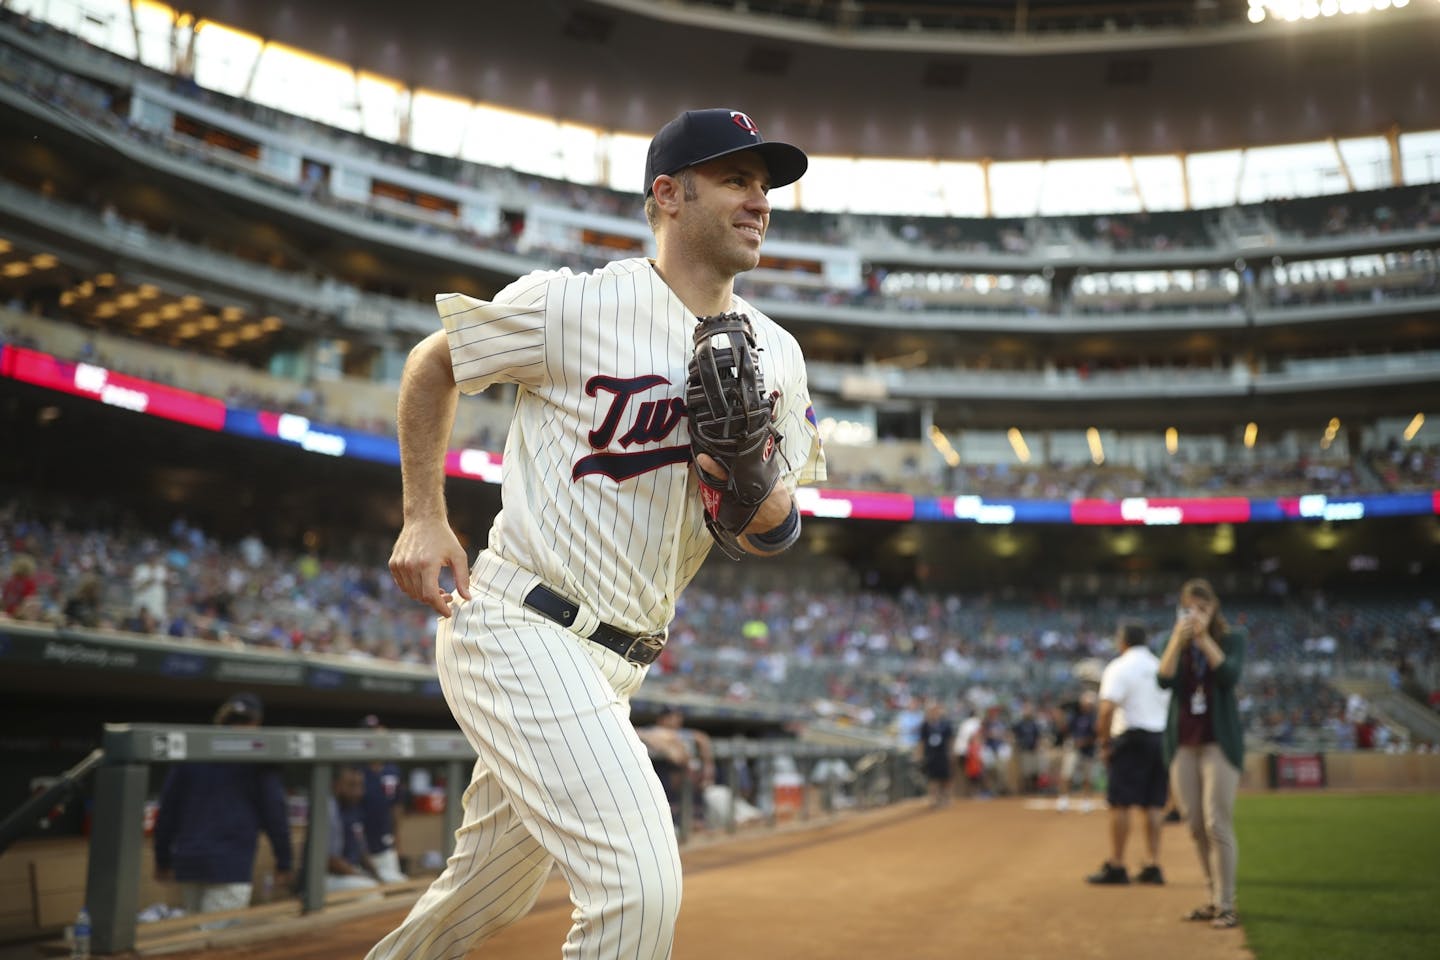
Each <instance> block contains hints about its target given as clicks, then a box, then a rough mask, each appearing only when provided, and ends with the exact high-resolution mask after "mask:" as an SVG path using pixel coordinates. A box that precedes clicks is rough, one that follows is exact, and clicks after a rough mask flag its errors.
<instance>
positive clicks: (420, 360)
mask: <svg viewBox="0 0 1440 960" xmlns="http://www.w3.org/2000/svg"><path fill="white" fill-rule="evenodd" d="M459 396H460V391H459V390H458V389H457V388H456V386H455V374H454V371H453V370H452V368H451V366H450V350H449V346H448V344H447V343H446V340H445V333H444V331H437V332H436V333H433V334H431V335H430V336H428V337H426V338H425V339H424V340H422V341H420V343H419V344H417V345H416V347H415V349H413V350H411V351H410V356H409V358H408V359H407V360H406V361H405V371H404V373H403V374H402V375H401V378H400V401H399V405H398V408H397V412H396V426H397V427H398V431H399V438H400V478H401V483H402V485H403V489H404V497H403V505H404V511H405V517H406V518H407V519H409V518H411V517H425V516H443V515H444V513H445V449H446V445H447V444H448V443H449V441H450V431H451V430H452V429H453V428H454V426H455V405H456V402H457V400H458V398H459Z"/></svg>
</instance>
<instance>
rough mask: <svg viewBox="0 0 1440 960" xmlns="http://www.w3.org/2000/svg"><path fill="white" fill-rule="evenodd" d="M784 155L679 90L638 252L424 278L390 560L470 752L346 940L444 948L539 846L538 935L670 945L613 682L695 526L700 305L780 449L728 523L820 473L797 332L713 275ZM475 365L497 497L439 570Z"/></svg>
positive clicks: (382, 946)
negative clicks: (513, 393) (755, 497)
mask: <svg viewBox="0 0 1440 960" xmlns="http://www.w3.org/2000/svg"><path fill="white" fill-rule="evenodd" d="M807 164H808V160H807V158H806V156H805V154H804V153H803V152H801V151H800V150H799V149H798V148H796V147H793V146H791V145H789V144H785V143H778V142H775V141H767V140H765V139H764V138H763V137H762V136H761V135H760V131H759V129H758V127H757V126H756V124H755V122H754V121H753V120H752V119H751V118H750V117H749V116H748V115H746V114H744V113H741V112H739V111H736V110H726V109H718V110H696V111H690V112H687V113H684V114H682V115H680V116H679V117H677V118H676V119H675V120H672V121H671V122H670V123H668V124H666V125H665V127H663V128H662V129H661V130H660V132H659V133H657V134H656V135H655V137H654V139H653V140H652V141H651V143H650V148H649V152H648V155H647V158H646V169H645V193H646V202H645V208H646V216H647V219H648V220H649V221H650V225H651V227H652V229H653V230H654V231H655V237H656V251H657V252H656V257H655V259H654V260H649V259H643V258H639V259H629V260H620V261H617V262H613V263H610V264H608V265H606V266H605V267H602V268H601V269H599V270H596V271H594V272H592V273H587V274H572V273H571V272H570V271H568V270H558V271H553V272H536V273H532V274H530V275H528V276H526V277H522V278H521V279H519V280H517V281H516V282H515V283H513V284H511V285H510V286H508V287H506V288H505V289H504V290H502V291H500V293H498V294H497V295H496V296H495V299H494V300H493V301H491V302H484V301H480V300H475V299H472V298H470V297H466V296H461V295H459V294H445V295H441V296H439V297H437V298H436V299H437V305H438V308H439V312H440V316H441V319H442V321H443V325H444V329H443V330H441V331H437V332H436V333H434V334H432V335H430V336H429V337H427V338H426V339H425V340H423V341H422V342H421V343H420V344H419V345H418V346H416V347H415V349H414V350H413V351H412V353H411V355H410V358H409V360H408V361H407V363H406V366H405V371H404V375H403V377H402V382H401V386H400V402H399V414H398V419H399V434H400V448H401V474H402V480H403V486H404V494H403V497H404V526H403V528H402V529H401V531H400V535H399V538H398V539H397V541H396V543H395V548H394V552H393V554H392V556H391V558H390V569H391V572H392V574H393V576H394V577H395V581H396V583H397V584H398V585H399V586H400V588H401V589H402V590H404V592H405V593H406V594H408V595H409V596H410V597H412V598H413V599H415V600H418V601H420V602H422V603H425V604H428V605H430V606H431V607H433V608H434V609H435V611H436V612H437V613H438V614H439V615H440V618H441V619H440V621H439V627H438V632H437V638H436V665H437V668H438V671H439V676H440V683H441V687H442V688H443V690H444V692H445V697H446V700H447V701H448V702H449V704H450V707H451V709H452V711H453V712H454V714H455V718H456V721H457V722H458V723H459V725H460V727H461V729H462V730H464V732H465V734H466V736H467V737H468V739H469V740H470V742H471V744H473V745H474V747H475V750H476V751H477V753H478V754H479V759H478V760H477V761H476V764H475V769H474V773H473V778H472V781H471V783H470V785H469V787H468V789H467V790H466V791H465V794H464V820H463V825H462V826H461V827H460V829H459V831H458V832H457V834H456V848H455V853H454V855H453V856H452V857H451V858H450V861H449V864H448V866H447V867H446V869H445V871H444V872H443V873H442V874H441V875H440V877H439V878H437V879H436V880H435V882H434V883H433V884H432V885H431V886H430V888H429V890H427V891H426V893H425V894H424V896H422V897H421V898H420V900H419V901H418V902H417V903H416V904H415V907H414V909H412V910H411V912H410V915H409V916H408V917H406V919H405V920H404V921H403V922H402V923H401V925H400V926H399V927H398V928H397V929H396V930H394V931H393V932H392V933H390V934H389V935H388V936H386V937H385V938H384V939H383V940H381V941H380V943H379V944H377V945H376V946H375V948H374V949H372V950H371V952H370V954H369V957H370V960H458V958H460V957H462V956H464V955H465V953H466V952H467V951H468V950H469V949H470V948H471V947H472V946H474V945H475V944H476V943H478V942H480V941H482V940H484V939H486V938H488V937H490V936H493V935H494V934H495V933H496V932H498V931H499V930H500V929H502V928H503V927H505V926H506V925H507V924H509V923H512V922H513V921H515V920H517V919H519V918H520V917H521V916H523V915H524V914H525V913H526V912H527V911H528V910H529V909H530V907H531V905H532V904H533V903H534V901H535V898H536V896H537V895H538V893H539V891H540V888H541V886H542V884H543V883H544V881H545V878H546V876H547V874H548V873H549V871H550V868H551V865H552V864H555V865H558V867H559V869H560V872H561V873H562V874H563V875H564V877H565V879H566V880H567V881H568V883H569V885H570V891H571V897H572V899H573V901H574V903H575V912H574V918H575V923H574V926H572V927H571V929H570V934H569V937H568V938H567V939H566V942H565V946H564V950H563V956H565V957H567V958H582V957H584V958H602V957H604V958H618V957H624V958H626V960H644V958H661V957H668V956H670V950H671V942H672V939H673V930H674V923H675V918H676V915H677V912H678V910H679V906H680V894H681V880H680V860H679V854H678V849H677V845H676V840H675V834H674V829H673V826H672V824H671V818H670V810H669V806H668V804H667V802H666V798H665V792H664V790H663V789H662V787H661V784H660V782H659V780H658V779H657V777H656V775H655V773H654V768H653V766H652V764H651V762H650V759H649V757H648V754H647V752H646V749H645V747H644V745H643V744H642V743H641V742H640V739H639V737H638V736H637V735H636V733H635V729H634V727H633V726H632V725H631V723H630V720H629V698H630V696H631V694H632V693H633V692H634V691H635V690H636V689H637V688H638V687H639V686H640V683H641V681H642V680H643V679H644V677H645V674H646V671H647V669H648V667H649V664H650V663H651V662H653V661H654V659H655V658H656V656H658V654H659V652H660V649H661V647H662V646H663V644H664V642H665V630H666V626H667V624H668V623H669V622H670V620H671V617H672V616H673V613H674V610H675V601H676V597H677V595H678V594H679V593H680V591H681V590H682V589H683V588H684V587H685V585H686V584H687V583H688V582H689V581H690V579H691V577H692V576H693V575H694V574H695V572H696V570H697V569H698V568H699V567H700V564H701V562H702V561H703V560H704V559H705V556H706V554H707V553H708V552H709V550H710V548H711V545H712V537H711V534H710V532H709V531H708V530H707V522H706V512H705V509H704V508H702V502H701V496H700V485H699V482H698V480H697V476H696V468H699V469H704V470H706V471H707V472H708V473H710V474H711V475H712V476H714V475H724V473H725V470H724V465H723V464H718V463H716V462H715V461H714V460H713V459H710V458H707V457H705V456H704V455H703V454H696V455H694V466H692V453H691V446H690V443H689V438H688V435H687V431H688V425H687V421H686V403H685V400H684V397H685V389H686V377H687V364H688V363H689V361H690V359H691V357H692V355H693V354H694V353H695V347H694V345H693V342H692V336H691V335H692V331H693V330H694V329H695V327H696V322H697V317H701V316H709V315H713V314H718V313H724V312H736V313H743V314H745V315H746V316H748V317H749V319H750V321H751V323H752V324H753V327H754V336H755V341H756V344H757V345H758V347H759V348H760V353H759V357H760V359H761V365H762V366H763V375H764V379H765V387H766V389H767V391H768V390H774V391H775V398H774V426H775V428H776V429H777V430H778V432H779V434H780V435H781V438H782V439H781V441H780V444H779V448H780V452H781V453H783V455H784V463H785V467H784V469H783V472H782V473H781V474H780V476H779V481H780V482H776V483H775V484H774V486H773V488H771V490H770V492H769V494H768V496H765V498H764V500H763V502H762V503H761V504H760V506H759V509H758V512H757V513H755V515H754V517H753V520H751V521H750V522H749V524H748V526H746V527H745V528H744V530H743V531H741V532H740V536H739V538H738V542H739V544H740V546H741V548H742V549H743V550H744V551H745V552H747V553H752V554H760V555H764V554H769V553H778V552H780V551H781V550H783V549H785V548H787V547H788V546H789V545H790V544H792V543H793V542H794V541H795V539H796V537H797V536H798V534H799V526H800V524H799V517H798V513H797V511H796V509H795V505H794V501H793V499H792V494H793V491H794V488H795V486H796V484H797V483H800V482H813V481H816V480H823V479H824V477H825V462H824V456H823V454H822V452H821V447H820V441H819V435H818V433H817V431H816V429H815V425H814V414H813V412H811V408H810V399H809V391H808V387H807V385H806V377H805V366H804V358H803V357H802V355H801V352H800V348H799V346H798V344H797V343H796V342H795V339H794V338H793V337H792V336H790V335H789V334H788V333H786V332H785V331H784V330H782V329H780V327H778V326H777V325H776V324H775V323H774V322H773V321H772V320H770V319H769V318H768V317H766V316H764V315H763V314H761V313H760V312H759V311H757V310H756V309H755V308H754V307H752V306H751V305H750V304H748V303H745V302H744V301H742V300H741V299H740V298H739V297H737V296H735V294H734V290H733V283H734V277H735V275H736V274H738V273H741V272H742V271H745V270H750V269H753V268H754V267H755V266H756V264H757V263H758V262H759V258H760V245H761V242H762V241H763V240H764V238H765V231H766V228H767V227H768V225H769V219H770V205H769V202H768V201H767V199H766V192H767V191H768V190H769V189H770V188H771V187H774V186H783V185H784V184H788V183H791V182H793V181H795V180H796V179H798V178H799V177H800V176H801V175H802V174H803V173H804V172H805V168H806V166H807ZM499 382H508V383H514V384H516V385H517V386H518V400H517V402H516V406H515V413H514V417H513V420H512V423H511V426H510V432H509V435H508V437H507V438H506V442H505V458H504V473H503V476H502V480H501V499H502V509H501V511H500V513H499V514H498V515H497V516H496V518H495V522H494V525H493V526H492V528H491V530H490V538H489V544H488V546H487V547H486V548H485V549H484V550H483V551H481V553H480V555H479V557H478V558H477V559H476V561H475V563H474V566H473V567H472V568H470V569H469V575H468V577H464V576H461V575H460V571H462V570H465V569H466V568H467V565H466V555H465V552H464V550H463V549H462V547H461V546H460V543H459V541H458V540H457V539H456V537H455V534H454V533H453V532H452V531H451V529H450V527H449V524H448V521H447V519H446V510H445V501H444V477H445V474H444V460H445V449H446V442H447V439H448V437H449V435H450V430H451V427H452V425H453V422H454V414H455V404H456V402H457V396H458V394H459V393H462V392H463V393H466V394H474V393H479V392H480V391H482V390H484V389H485V388H486V387H487V386H489V385H490V384H492V383H499ZM768 452H769V451H767V454H768ZM446 567H449V568H450V569H451V571H452V573H454V574H455V579H456V583H455V591H454V594H452V593H449V592H446V591H445V590H444V587H443V585H442V582H441V571H442V569H443V568H446Z"/></svg>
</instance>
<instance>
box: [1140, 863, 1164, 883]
mask: <svg viewBox="0 0 1440 960" xmlns="http://www.w3.org/2000/svg"><path fill="white" fill-rule="evenodd" d="M1135 882H1136V883H1153V884H1156V885H1157V886H1158V885H1160V884H1163V883H1164V882H1165V874H1163V873H1161V872H1160V865H1159V864H1158V863H1152V864H1150V866H1148V867H1145V868H1143V869H1142V870H1141V871H1140V872H1139V873H1137V874H1136V875H1135Z"/></svg>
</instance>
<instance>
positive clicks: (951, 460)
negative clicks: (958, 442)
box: [930, 423, 960, 467]
mask: <svg viewBox="0 0 1440 960" xmlns="http://www.w3.org/2000/svg"><path fill="white" fill-rule="evenodd" d="M930 443H931V444H932V445H933V446H934V447H935V449H936V450H938V451H939V452H940V456H941V457H943V458H944V460H945V463H946V465H947V466H951V467H958V466H960V453H959V451H957V450H956V449H955V448H954V447H953V446H951V445H950V438H949V437H947V436H945V431H944V430H941V429H940V428H939V427H937V426H935V424H933V423H932V424H930Z"/></svg>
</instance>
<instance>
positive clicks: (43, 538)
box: [0, 498, 1440, 742]
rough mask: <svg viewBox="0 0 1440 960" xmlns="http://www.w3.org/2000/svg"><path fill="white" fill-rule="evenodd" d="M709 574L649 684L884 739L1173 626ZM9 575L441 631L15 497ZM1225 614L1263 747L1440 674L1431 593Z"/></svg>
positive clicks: (201, 606)
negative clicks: (1381, 687)
mask: <svg viewBox="0 0 1440 960" xmlns="http://www.w3.org/2000/svg"><path fill="white" fill-rule="evenodd" d="M812 566H813V565H812ZM715 569H716V568H714V565H712V566H711V567H707V568H706V570H705V571H702V574H701V576H700V578H699V579H698V580H697V582H696V583H695V584H694V585H692V587H691V588H690V589H689V590H688V591H687V592H686V593H685V594H684V595H683V596H682V598H681V602H680V604H679V607H678V609H677V613H676V617H675V619H674V621H673V623H672V625H671V630H670V640H669V643H668V644H667V646H666V649H665V652H664V653H663V655H662V656H661V658H660V660H659V661H658V662H657V663H656V665H655V667H654V668H653V670H652V676H651V679H650V681H648V682H649V683H650V684H651V689H652V690H654V691H656V692H657V695H659V696H674V695H690V696H697V695H698V696H701V697H705V698H710V699H713V700H716V701H728V702H739V703H754V704H806V705H808V707H809V709H810V711H811V712H812V714H813V716H814V717H815V718H816V719H825V720H831V721H835V722H843V723H846V724H851V725H855V726H858V727H863V728H868V729H876V730H884V729H892V730H893V729H896V728H897V725H903V724H904V723H905V722H906V717H907V716H910V715H912V714H913V713H914V711H916V710H918V709H919V708H920V705H922V704H923V703H926V702H932V701H933V702H939V703H943V704H945V705H946V706H947V707H948V708H949V709H951V710H953V711H955V712H956V713H957V714H961V715H968V714H983V713H986V712H987V711H991V710H998V715H999V716H1002V717H1003V716H1012V715H1014V714H1015V713H1016V712H1017V711H1018V710H1020V709H1021V706H1022V705H1023V704H1024V703H1026V702H1031V703H1033V704H1035V705H1036V706H1037V708H1038V709H1039V710H1040V712H1041V713H1042V714H1043V713H1044V712H1045V711H1049V710H1053V709H1054V708H1055V707H1056V706H1058V705H1059V704H1060V703H1062V702H1065V701H1067V700H1073V698H1074V696H1075V694H1076V692H1077V691H1078V690H1079V688H1080V687H1081V686H1083V683H1084V681H1085V680H1086V679H1087V678H1088V679H1091V680H1093V679H1094V670H1095V666H1096V665H1097V664H1099V663H1101V662H1103V661H1104V659H1106V658H1107V657H1108V656H1109V655H1110V653H1111V650H1112V647H1113V640H1112V637H1113V631H1114V625H1115V623H1116V621H1117V619H1118V618H1119V617H1121V616H1122V615H1123V616H1126V617H1132V618H1139V619H1141V620H1142V622H1147V623H1149V624H1150V625H1151V627H1152V629H1153V630H1155V632H1156V633H1157V635H1158V634H1159V633H1160V632H1162V631H1163V629H1164V626H1165V623H1166V617H1167V616H1168V615H1169V608H1168V606H1167V605H1166V602H1165V600H1164V598H1161V597H1155V598H1152V599H1150V600H1148V601H1145V602H1138V603H1135V602H1125V603H1120V602H1118V601H1114V600H1110V601H1103V600H1102V601H1093V602H1088V603H1082V602H1076V601H1063V602H1062V601H1061V600H1060V599H1058V598H1056V597H1052V596H1046V595H1044V594H1039V593H1037V594H1036V595H1035V596H1033V597H1030V598H1028V599H1027V600H1025V601H1023V602H1022V601H1016V600H1003V601H1002V600H998V599H996V598H994V597H991V596H984V595H980V596H961V595H955V594H948V595H937V594H924V593H920V592H917V591H915V590H905V591H902V592H900V593H898V594H888V593H883V592H877V591H873V590H866V589H862V588H859V587H858V585H857V584H855V583H854V582H853V575H851V574H849V573H847V572H846V571H845V570H844V568H842V567H840V566H839V565H838V564H837V565H835V566H834V567H833V568H830V569H828V570H826V571H823V572H821V573H819V574H817V573H815V571H814V570H811V571H809V572H808V576H797V577H796V578H794V579H793V580H792V579H790V578H787V582H791V583H792V586H790V587H789V588H787V589H783V590H781V589H775V588H773V586H766V585H764V584H763V583H761V582H759V581H756V580H754V579H747V577H753V576H755V574H746V575H743V576H742V575H741V574H737V573H735V572H734V571H731V570H730V569H729V568H728V567H725V568H719V569H718V572H712V570H715ZM0 573H3V576H4V581H3V587H0V597H3V601H0V619H12V620H18V621H27V622H35V623H48V624H54V625H57V626H68V627H79V628H89V629H100V630H122V631H127V632H130V633H135V634H141V635H152V636H166V637H170V638H173V639H177V640H182V641H192V642H196V643H207V644H219V645H227V646H232V647H238V648H245V647H250V648H270V649H275V650H283V651H291V652H294V653H297V654H312V653H313V654H331V655H337V656H342V657H347V658H353V659H363V660H370V661H377V660H378V661H401V662H408V663H415V664H429V663H430V662H431V661H432V657H433V649H432V644H433V632H434V623H433V617H432V616H431V615H429V613H428V611H426V610H425V609H424V608H421V607H419V606H418V605H416V604H413V603H410V602H408V601H407V600H406V599H405V598H404V597H403V596H402V595H401V594H400V593H399V592H398V591H397V590H396V589H395V587H394V585H393V583H392V581H391V579H390V577H389V576H388V573H387V571H386V569H385V567H384V565H383V563H381V562H376V561H371V562H364V561H357V560H343V559H336V558H329V557H321V556H317V555H315V554H313V553H306V552H293V551H289V550H284V549H275V548H273V547H270V546H268V545H266V544H265V543H264V542H262V540H261V539H260V538H259V537H258V536H255V535H251V536H247V537H245V538H244V539H242V540H241V541H239V542H238V543H234V544H223V543H220V542H218V541H216V540H215V539H214V538H212V537H209V536H207V535H206V534H205V532H204V531H202V530H199V529H197V528H196V527H195V526H193V525H191V524H189V523H186V522H185V521H184V520H183V519H176V520H175V521H174V522H173V523H172V525H171V526H170V529H169V530H168V531H163V532H160V533H156V532H154V531H143V530H141V529H139V528H138V527H135V526H134V525H129V524H106V523H100V522H95V521H94V520H93V519H91V518H90V517H88V516H86V515H84V514H83V513H82V512H81V511H80V510H77V509H67V508H65V507H63V506H57V505H56V504H53V503H50V504H47V505H46V506H45V507H44V509H43V510H41V509H38V508H37V506H36V504H35V503H34V501H33V500H28V499H27V500H22V499H19V498H11V499H9V500H6V501H4V503H3V507H0ZM1229 612H1230V614H1231V617H1232V620H1233V622H1234V623H1235V624H1236V625H1238V626H1240V627H1243V628H1244V629H1245V630H1246V631H1247V632H1248V634H1249V637H1250V640H1249V661H1250V666H1249V667H1248V668H1247V685H1246V690H1245V699H1244V701H1243V704H1242V705H1243V710H1244V715H1245V717H1246V718H1247V720H1248V721H1249V722H1250V724H1251V730H1252V733H1255V734H1257V735H1264V736H1268V737H1272V738H1278V739H1279V741H1280V742H1287V740H1294V739H1296V738H1300V737H1304V738H1309V739H1314V738H1317V737H1326V738H1328V739H1334V738H1335V737H1336V736H1338V732H1337V731H1338V728H1337V727H1336V723H1337V721H1336V717H1337V716H1341V715H1343V714H1344V713H1345V710H1344V708H1345V704H1344V702H1343V701H1342V700H1341V699H1340V698H1339V695H1338V694H1337V693H1335V692H1334V691H1333V690H1331V689H1330V688H1329V687H1328V686H1327V679H1328V678H1330V677H1332V676H1336V675H1339V674H1340V673H1342V672H1344V670H1345V669H1346V668H1347V667H1350V666H1354V665H1357V664H1359V665H1371V666H1373V665H1375V664H1386V665H1391V666H1393V667H1395V668H1396V669H1398V665H1400V664H1404V665H1405V667H1406V669H1407V670H1408V671H1409V675H1418V676H1432V675H1433V671H1434V669H1435V668H1436V667H1437V666H1440V663H1437V661H1436V660H1435V655H1434V646H1435V644H1434V641H1435V637H1436V636H1437V634H1440V613H1437V610H1436V608H1435V605H1434V603H1433V601H1432V600H1430V599H1423V600H1411V601H1407V602H1393V601H1384V600H1379V599H1369V600H1365V599H1361V600H1358V601H1355V602H1344V603H1338V602H1336V603H1327V602H1325V600H1324V598H1323V597H1316V598H1313V599H1312V600H1311V601H1310V602H1309V603H1308V604H1307V605H1301V604H1298V603H1295V602H1291V603H1279V602H1275V601H1269V602H1258V601H1257V602H1252V603H1248V604H1239V605H1236V606H1235V607H1234V608H1233V609H1231V610H1230V611H1229ZM1396 676H1397V679H1396V683H1398V682H1399V680H1398V674H1397V675H1396Z"/></svg>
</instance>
